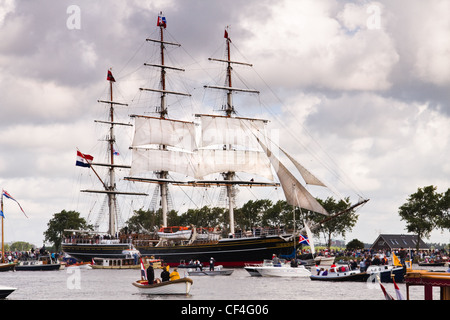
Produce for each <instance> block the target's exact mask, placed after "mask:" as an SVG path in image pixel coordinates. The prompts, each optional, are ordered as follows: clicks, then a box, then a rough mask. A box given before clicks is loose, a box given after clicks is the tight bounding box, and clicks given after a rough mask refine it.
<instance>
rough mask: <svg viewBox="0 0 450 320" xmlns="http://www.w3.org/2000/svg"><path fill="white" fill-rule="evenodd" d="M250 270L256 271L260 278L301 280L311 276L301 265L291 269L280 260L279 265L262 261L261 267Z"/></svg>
mask: <svg viewBox="0 0 450 320" xmlns="http://www.w3.org/2000/svg"><path fill="white" fill-rule="evenodd" d="M246 268H247V267H246ZM250 268H251V269H252V271H253V272H254V271H257V272H258V273H259V274H260V275H261V276H262V277H290V278H301V277H309V276H310V275H311V272H310V271H309V270H308V269H306V268H305V267H304V266H303V265H299V266H296V267H292V266H291V263H290V262H289V261H287V262H286V261H285V260H284V259H280V263H279V264H277V263H276V264H274V263H273V261H272V260H264V261H263V263H262V265H261V266H251V267H250ZM246 270H247V269H246ZM247 271H248V270H247Z"/></svg>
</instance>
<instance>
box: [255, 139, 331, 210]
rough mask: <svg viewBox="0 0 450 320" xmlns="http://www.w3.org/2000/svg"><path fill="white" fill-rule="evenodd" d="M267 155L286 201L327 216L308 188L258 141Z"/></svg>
mask: <svg viewBox="0 0 450 320" xmlns="http://www.w3.org/2000/svg"><path fill="white" fill-rule="evenodd" d="M259 143H260V145H261V147H262V148H263V150H264V152H265V153H266V154H267V157H268V158H269V159H270V161H271V163H272V166H273V167H274V169H275V172H276V174H277V176H278V179H279V180H280V184H281V187H282V188H283V192H284V195H285V197H286V201H287V202H288V203H289V204H290V205H292V206H296V207H300V208H303V209H307V210H311V211H314V212H318V213H321V214H323V215H326V216H328V215H329V213H328V212H327V211H326V210H325V209H324V208H323V207H322V205H321V204H320V203H319V202H318V201H317V200H316V198H314V197H313V196H312V195H311V194H310V193H309V192H308V190H306V188H305V187H304V186H303V185H302V184H301V183H300V181H298V179H297V178H295V176H294V175H293V174H292V173H291V172H290V171H289V170H288V169H287V168H286V166H285V165H284V164H282V163H281V162H280V160H279V159H278V158H277V157H276V156H275V155H274V154H273V153H272V151H271V150H269V149H268V148H267V147H266V146H265V145H264V143H262V142H261V141H259Z"/></svg>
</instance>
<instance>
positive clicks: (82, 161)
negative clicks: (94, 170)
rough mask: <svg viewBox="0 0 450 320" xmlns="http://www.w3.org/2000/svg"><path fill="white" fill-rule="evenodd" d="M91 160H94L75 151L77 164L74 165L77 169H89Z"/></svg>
mask: <svg viewBox="0 0 450 320" xmlns="http://www.w3.org/2000/svg"><path fill="white" fill-rule="evenodd" d="M93 160H94V157H93V156H91V155H88V154H84V153H81V152H80V151H78V150H77V162H76V163H75V165H77V166H79V167H85V168H89V167H90V166H91V162H92V161H93Z"/></svg>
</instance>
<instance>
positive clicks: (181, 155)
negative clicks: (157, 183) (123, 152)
mask: <svg viewBox="0 0 450 320" xmlns="http://www.w3.org/2000/svg"><path fill="white" fill-rule="evenodd" d="M132 157H133V160H132V163H131V175H133V176H134V175H138V174H142V173H148V172H152V171H170V172H177V173H180V174H184V175H186V176H189V177H196V176H197V174H196V161H197V160H195V158H196V156H195V154H193V153H188V152H181V151H172V150H159V149H150V148H133V151H132Z"/></svg>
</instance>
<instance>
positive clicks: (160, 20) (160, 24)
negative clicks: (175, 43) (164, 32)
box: [156, 12, 167, 28]
mask: <svg viewBox="0 0 450 320" xmlns="http://www.w3.org/2000/svg"><path fill="white" fill-rule="evenodd" d="M161 14H162V12H161ZM161 14H160V15H158V22H157V23H156V25H157V26H158V27H164V28H166V27H167V20H166V17H163V16H162V15H161Z"/></svg>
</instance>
